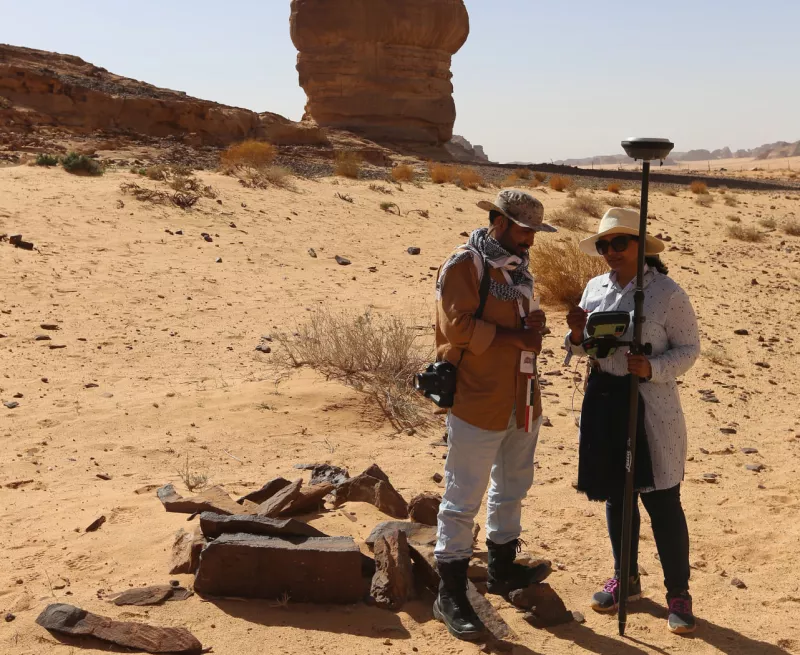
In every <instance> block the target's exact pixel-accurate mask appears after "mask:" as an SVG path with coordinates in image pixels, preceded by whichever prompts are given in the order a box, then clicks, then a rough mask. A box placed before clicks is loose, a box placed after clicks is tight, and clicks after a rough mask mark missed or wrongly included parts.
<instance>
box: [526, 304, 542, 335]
mask: <svg viewBox="0 0 800 655" xmlns="http://www.w3.org/2000/svg"><path fill="white" fill-rule="evenodd" d="M545 325H547V317H546V316H545V314H544V310H542V309H536V310H534V311H532V312H531V313H530V314H528V315H527V316H526V317H525V327H527V328H528V329H529V330H535V331H536V332H541V331H542V329H544V326H545Z"/></svg>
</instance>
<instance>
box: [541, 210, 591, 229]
mask: <svg viewBox="0 0 800 655" xmlns="http://www.w3.org/2000/svg"><path fill="white" fill-rule="evenodd" d="M547 222H548V223H552V224H553V225H557V226H558V227H563V228H566V229H567V230H573V231H581V232H587V231H588V229H587V227H586V217H585V216H584V215H583V214H580V213H578V212H576V211H574V210H571V209H556V210H555V211H553V212H550V214H548V216H547Z"/></svg>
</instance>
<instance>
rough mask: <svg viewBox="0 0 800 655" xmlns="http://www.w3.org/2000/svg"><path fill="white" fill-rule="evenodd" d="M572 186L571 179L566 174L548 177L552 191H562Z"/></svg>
mask: <svg viewBox="0 0 800 655" xmlns="http://www.w3.org/2000/svg"><path fill="white" fill-rule="evenodd" d="M571 186H572V180H571V179H570V178H569V177H567V176H566V175H552V176H551V177H550V188H551V189H553V191H564V189H568V188H569V187H571Z"/></svg>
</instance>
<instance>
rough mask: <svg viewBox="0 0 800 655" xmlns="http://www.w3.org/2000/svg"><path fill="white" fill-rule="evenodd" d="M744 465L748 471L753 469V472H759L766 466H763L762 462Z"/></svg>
mask: <svg viewBox="0 0 800 655" xmlns="http://www.w3.org/2000/svg"><path fill="white" fill-rule="evenodd" d="M744 467H745V468H746V469H747V470H748V471H753V472H754V473H761V471H763V470H764V469H765V468H766V466H764V465H763V464H745V465H744Z"/></svg>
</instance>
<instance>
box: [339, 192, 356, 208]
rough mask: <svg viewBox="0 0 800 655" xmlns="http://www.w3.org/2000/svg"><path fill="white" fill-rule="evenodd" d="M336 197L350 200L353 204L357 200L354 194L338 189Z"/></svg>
mask: <svg viewBox="0 0 800 655" xmlns="http://www.w3.org/2000/svg"><path fill="white" fill-rule="evenodd" d="M336 197H337V198H338V199H339V200H343V201H344V202H349V203H350V204H351V205H352V204H353V203H354V202H355V201H354V200H353V196H351V195H349V194H347V193H340V192H338V191H337V192H336Z"/></svg>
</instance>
